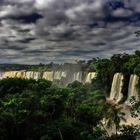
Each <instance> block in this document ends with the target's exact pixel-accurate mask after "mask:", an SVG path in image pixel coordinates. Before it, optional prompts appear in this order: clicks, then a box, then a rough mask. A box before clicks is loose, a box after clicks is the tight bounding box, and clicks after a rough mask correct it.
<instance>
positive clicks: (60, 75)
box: [0, 70, 96, 84]
mask: <svg viewBox="0 0 140 140" xmlns="http://www.w3.org/2000/svg"><path fill="white" fill-rule="evenodd" d="M14 77H18V78H25V79H35V80H38V79H40V78H43V79H46V80H49V81H54V82H58V83H61V84H68V83H71V82H73V81H79V82H82V83H85V82H86V83H91V81H92V79H94V78H96V73H95V72H89V73H87V74H86V76H85V77H84V74H83V72H82V71H77V72H71V71H70V70H69V71H66V70H63V71H46V72H42V73H41V72H34V71H8V72H0V79H3V78H14Z"/></svg>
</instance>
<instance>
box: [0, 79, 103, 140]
mask: <svg viewBox="0 0 140 140" xmlns="http://www.w3.org/2000/svg"><path fill="white" fill-rule="evenodd" d="M98 93H100V92H99V91H95V92H94V91H93V90H92V87H91V86H87V85H83V84H82V83H79V82H77V81H75V82H74V83H71V84H69V85H68V86H67V87H58V86H56V85H54V84H52V82H50V81H46V80H38V81H36V80H25V79H18V78H14V79H12V78H9V79H3V80H0V95H1V98H0V128H1V129H0V139H1V140H9V139H20V140H45V139H47V140H58V139H62V138H63V139H67V140H92V139H93V138H97V131H98V132H100V133H101V132H102V130H100V129H98V130H97V131H96V130H94V132H93V127H97V125H98V122H99V121H100V120H101V119H102V118H103V110H104V107H105V104H101V102H102V101H105V100H104V99H105V98H103V94H102V93H100V94H101V96H97V94H98ZM93 102H94V104H93ZM95 140H96V139H95ZM97 140H98V138H97Z"/></svg>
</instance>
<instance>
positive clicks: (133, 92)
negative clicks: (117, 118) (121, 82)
mask: <svg viewBox="0 0 140 140" xmlns="http://www.w3.org/2000/svg"><path fill="white" fill-rule="evenodd" d="M138 80H139V77H138V76H137V75H135V74H132V75H131V76H130V80H129V86H128V97H127V100H126V104H130V100H131V99H132V97H134V98H135V99H136V101H137V100H138V99H139V97H138V91H137V88H136V86H137V84H138Z"/></svg>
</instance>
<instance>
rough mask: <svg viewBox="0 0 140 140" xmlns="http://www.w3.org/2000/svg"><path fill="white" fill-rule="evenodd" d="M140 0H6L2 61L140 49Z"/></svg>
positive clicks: (0, 22)
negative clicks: (139, 34)
mask: <svg viewBox="0 0 140 140" xmlns="http://www.w3.org/2000/svg"><path fill="white" fill-rule="evenodd" d="M139 8H140V2H139V0H86V1H85V0H73V1H71V0H59V2H58V0H2V1H1V5H0V60H1V61H0V63H31V64H32V63H40V62H43V63H48V62H50V61H55V62H60V63H62V62H74V61H75V60H76V59H78V60H80V59H86V60H87V59H91V58H93V57H109V56H111V55H112V54H115V53H123V52H126V53H132V52H133V51H135V50H136V49H137V50H138V49H140V47H139V44H140V38H137V37H136V36H135V34H134V32H135V31H137V30H139V25H140V10H139Z"/></svg>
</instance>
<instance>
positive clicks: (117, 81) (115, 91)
mask: <svg viewBox="0 0 140 140" xmlns="http://www.w3.org/2000/svg"><path fill="white" fill-rule="evenodd" d="M123 79H124V77H123V74H121V73H116V74H115V75H114V77H113V82H112V87H111V93H110V97H109V99H110V100H114V101H115V102H116V103H118V102H119V101H120V100H121V99H122V97H123V94H122V86H123Z"/></svg>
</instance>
